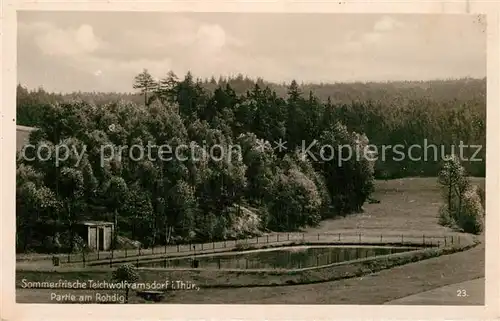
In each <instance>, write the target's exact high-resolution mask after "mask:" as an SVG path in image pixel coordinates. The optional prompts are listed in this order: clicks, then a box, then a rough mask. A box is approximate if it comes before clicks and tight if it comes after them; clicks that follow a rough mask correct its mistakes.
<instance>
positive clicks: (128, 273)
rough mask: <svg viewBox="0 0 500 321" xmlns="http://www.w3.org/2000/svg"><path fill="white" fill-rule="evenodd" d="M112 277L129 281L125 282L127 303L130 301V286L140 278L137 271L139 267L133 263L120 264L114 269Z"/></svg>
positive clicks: (119, 280)
mask: <svg viewBox="0 0 500 321" xmlns="http://www.w3.org/2000/svg"><path fill="white" fill-rule="evenodd" d="M112 278H113V280H114V281H117V282H127V283H128V284H125V303H128V293H129V290H130V286H131V285H132V284H133V283H134V282H137V280H138V279H139V273H137V269H136V268H135V266H133V265H132V264H123V265H120V266H119V267H118V268H117V269H116V270H114V271H113V276H112Z"/></svg>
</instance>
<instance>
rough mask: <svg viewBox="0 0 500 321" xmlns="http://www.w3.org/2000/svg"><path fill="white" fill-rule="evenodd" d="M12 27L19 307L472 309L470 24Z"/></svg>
mask: <svg viewBox="0 0 500 321" xmlns="http://www.w3.org/2000/svg"><path fill="white" fill-rule="evenodd" d="M16 20H17V39H16V42H17V57H16V61H17V69H16V71H15V73H16V74H17V78H16V86H17V87H16V98H15V101H16V106H15V108H16V109H15V114H16V116H15V126H16V165H15V166H16V174H15V224H16V225H15V257H16V258H15V300H16V302H17V303H18V304H32V303H37V304H127V305H134V304H160V305H162V304H163V305H165V304H167V305H168V304H243V305H244V304H253V305H255V304H258V305H393V306H395V305H405V306H408V305H428V306H484V305H485V287H486V285H485V269H486V265H485V231H486V229H487V227H486V224H485V221H486V218H485V217H486V212H487V211H486V206H485V199H486V184H485V179H486V173H487V171H486V104H487V91H486V89H487V63H486V62H487V32H486V30H487V19H486V16H485V15H481V14H445V13H442V14H417V13H413V14H382V13H300V12H295V13H284V12H283V13H278V12H268V13H265V12H158V11H156V12H154V11H151V12H146V11H129V12H127V11H50V10H44V11H41V10H40V11H34V10H33V11H29V10H26V11H18V12H17V17H16ZM497 89H498V88H497ZM9 157H12V158H13V157H14V155H11V156H9ZM488 214H489V215H495V213H494V212H491V211H488ZM13 245H14V244H13ZM193 309H196V307H195V308H193Z"/></svg>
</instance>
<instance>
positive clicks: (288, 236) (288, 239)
mask: <svg viewBox="0 0 500 321" xmlns="http://www.w3.org/2000/svg"><path fill="white" fill-rule="evenodd" d="M286 240H287V241H290V233H287V234H286Z"/></svg>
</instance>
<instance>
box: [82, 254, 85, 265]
mask: <svg viewBox="0 0 500 321" xmlns="http://www.w3.org/2000/svg"><path fill="white" fill-rule="evenodd" d="M82 259H83V267H85V255H83V256H82Z"/></svg>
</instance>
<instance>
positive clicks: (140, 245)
mask: <svg viewBox="0 0 500 321" xmlns="http://www.w3.org/2000/svg"><path fill="white" fill-rule="evenodd" d="M141 247H142V245H139V256H141Z"/></svg>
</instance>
